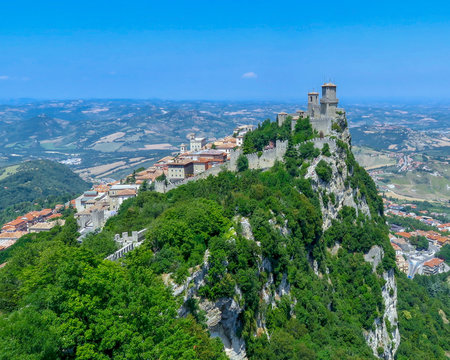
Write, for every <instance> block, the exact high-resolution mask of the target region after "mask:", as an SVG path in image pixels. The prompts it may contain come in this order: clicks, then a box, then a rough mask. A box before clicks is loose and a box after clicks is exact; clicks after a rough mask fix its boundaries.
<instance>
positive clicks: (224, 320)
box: [166, 115, 400, 360]
mask: <svg viewBox="0 0 450 360" xmlns="http://www.w3.org/2000/svg"><path fill="white" fill-rule="evenodd" d="M338 125H339V126H340V127H341V129H343V131H341V132H339V133H337V134H336V138H338V139H339V140H342V141H345V142H346V143H347V144H350V134H349V132H348V129H347V128H346V121H345V115H344V116H341V117H339V118H338ZM325 143H328V145H329V147H330V150H331V156H324V155H320V156H318V157H317V158H315V159H314V160H313V161H312V162H311V164H310V166H309V168H308V170H307V173H306V175H305V178H307V179H311V180H312V187H313V190H314V191H316V192H317V193H318V194H319V197H320V200H321V211H322V219H323V225H322V226H323V230H326V229H328V228H329V227H330V226H331V225H332V220H333V219H336V218H337V216H338V213H339V211H340V210H341V209H342V208H343V207H344V206H349V207H353V208H354V209H356V211H357V214H360V213H362V214H364V215H366V216H368V217H370V209H369V206H368V204H367V201H366V199H365V198H364V197H363V196H361V194H360V193H359V190H358V189H353V188H351V187H350V186H349V178H350V177H351V176H352V174H351V169H348V167H347V163H346V153H345V150H344V149H342V148H339V147H338V146H337V145H336V140H335V139H330V138H325V139H316V140H315V141H314V146H315V147H317V148H319V149H322V147H323V145H324V144H325ZM321 160H323V161H325V162H326V163H327V164H328V165H329V166H330V168H331V169H332V177H331V179H330V181H328V182H324V181H323V180H321V179H320V178H319V177H318V176H317V173H316V171H315V169H316V166H317V164H318V163H319V162H320V161H321ZM332 194H333V195H332ZM324 197H325V198H326V197H328V198H333V201H331V200H330V201H328V203H326V202H325V201H323V200H324ZM233 220H234V222H235V223H236V224H239V226H238V227H239V229H240V234H241V235H242V236H243V237H245V238H246V239H248V240H254V241H255V242H256V244H257V245H258V246H260V243H259V242H258V239H255V238H254V235H253V232H252V227H251V225H250V221H249V219H247V218H245V217H240V216H239V217H235V218H234V219H233ZM269 223H270V224H271V226H272V227H273V228H274V229H276V230H277V231H279V233H280V234H281V235H282V236H284V237H289V236H290V229H289V228H288V227H287V221H286V222H284V223H283V222H282V221H281V222H280V221H277V220H276V219H275V217H274V218H273V219H272V220H269ZM232 240H233V239H232ZM338 250H339V245H336V247H335V249H332V250H331V253H333V252H334V253H337V251H338ZM383 255H384V254H383V250H382V249H381V248H380V247H378V246H374V247H373V248H372V249H371V250H370V251H369V252H368V254H366V255H365V260H366V261H368V262H370V263H371V264H372V266H373V271H375V269H376V267H377V265H378V264H379V263H380V262H381V260H382V258H383ZM308 261H309V263H310V266H311V268H312V269H313V270H314V273H315V274H316V276H318V277H319V278H323V277H327V276H328V275H327V274H328V270H326V271H325V274H322V273H320V272H319V269H318V264H317V261H316V260H315V259H313V258H312V256H310V255H309V258H308ZM258 269H259V270H258V272H259V273H263V272H264V273H265V274H266V275H267V278H266V279H267V280H266V282H265V284H264V285H263V286H262V288H261V289H260V292H259V298H260V301H261V303H262V304H263V305H262V307H261V311H259V312H258V313H257V315H256V319H255V322H256V331H255V334H254V335H255V336H258V335H261V334H266V335H267V337H268V338H269V339H270V334H269V332H268V329H267V327H266V317H265V311H264V309H265V308H268V307H272V308H274V307H276V306H277V301H279V300H280V299H281V297H282V296H291V286H290V284H289V281H288V278H287V274H283V276H282V279H281V282H280V281H279V282H278V286H276V285H275V282H274V276H273V269H272V266H271V263H270V261H269V259H265V258H264V257H262V256H260V257H259V259H258ZM208 270H209V264H208V251H207V252H206V253H205V257H204V262H203V264H202V265H201V266H197V267H196V268H195V269H192V270H191V272H190V274H191V275H190V276H189V277H188V278H187V280H186V281H185V282H184V283H183V284H181V285H176V284H174V283H173V282H172V281H171V280H170V277H166V282H167V284H171V286H172V290H173V293H174V295H176V296H180V297H182V298H183V305H182V306H181V308H180V309H179V315H180V316H185V315H187V313H188V312H189V311H190V309H189V306H188V304H189V301H190V300H194V301H195V302H196V303H197V304H198V307H199V309H200V310H201V311H203V312H204V314H205V317H206V321H205V322H206V325H207V327H208V330H209V332H210V334H211V336H213V337H219V338H220V339H221V341H222V343H223V344H224V348H225V352H226V354H227V355H228V357H229V358H230V359H233V360H243V359H247V355H246V345H245V341H244V340H243V339H242V338H241V337H240V336H239V329H240V328H241V326H242V324H241V322H240V314H241V313H242V312H243V308H242V307H241V305H240V303H242V302H241V300H242V294H241V291H240V289H239V288H238V287H236V288H235V296H234V297H233V298H221V299H218V300H217V301H210V300H208V299H205V298H202V297H200V296H199V295H198V293H199V289H200V288H201V287H202V286H203V285H204V284H205V277H206V275H207V274H208ZM382 276H383V278H384V280H385V285H384V286H383V288H382V297H383V302H384V313H383V316H382V317H380V318H377V319H376V320H375V322H374V330H371V331H365V332H364V337H365V339H366V342H367V344H368V345H369V347H370V348H371V349H372V351H373V353H374V355H375V356H377V357H379V358H382V359H386V360H391V359H394V355H395V352H396V350H397V348H398V346H399V343H400V334H399V330H398V326H397V310H396V306H397V287H396V283H395V277H394V271H393V270H390V271H388V272H384V273H383V275H382ZM328 283H329V284H330V285H331V281H330V278H328ZM291 302H292V306H291V309H292V308H293V306H294V305H295V303H296V299H295V298H292V299H291ZM361 331H363V330H361Z"/></svg>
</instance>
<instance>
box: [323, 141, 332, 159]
mask: <svg viewBox="0 0 450 360" xmlns="http://www.w3.org/2000/svg"><path fill="white" fill-rule="evenodd" d="M322 155H323V156H331V152H330V145H329V144H328V143H325V144H323V148H322Z"/></svg>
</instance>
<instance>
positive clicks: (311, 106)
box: [307, 91, 320, 118]
mask: <svg viewBox="0 0 450 360" xmlns="http://www.w3.org/2000/svg"><path fill="white" fill-rule="evenodd" d="M319 111H320V109H319V93H318V92H315V91H311V92H309V93H308V110H307V114H308V116H309V117H310V118H314V117H316V116H319Z"/></svg>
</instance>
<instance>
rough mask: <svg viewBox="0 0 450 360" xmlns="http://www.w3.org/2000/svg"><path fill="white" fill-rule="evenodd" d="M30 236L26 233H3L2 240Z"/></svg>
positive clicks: (0, 235) (0, 237) (0, 236)
mask: <svg viewBox="0 0 450 360" xmlns="http://www.w3.org/2000/svg"><path fill="white" fill-rule="evenodd" d="M26 234H28V233H27V232H26V231H15V232H8V233H1V234H0V239H19V238H20V237H22V236H24V235H26Z"/></svg>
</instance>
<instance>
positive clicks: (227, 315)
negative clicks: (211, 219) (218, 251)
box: [165, 251, 247, 360]
mask: <svg viewBox="0 0 450 360" xmlns="http://www.w3.org/2000/svg"><path fill="white" fill-rule="evenodd" d="M208 258H209V252H208V251H206V253H205V257H204V261H203V264H202V265H201V266H197V267H196V268H195V269H191V275H190V276H189V277H188V278H187V279H186V281H184V282H183V283H182V284H175V283H174V282H173V281H172V279H171V278H170V276H169V275H167V276H166V277H165V282H166V284H167V285H169V286H171V287H172V292H173V294H174V295H175V296H182V297H183V305H182V306H181V307H180V309H179V310H178V315H179V316H186V315H187V314H188V313H189V311H190V310H189V307H188V301H189V300H193V301H196V302H197V303H198V307H199V309H200V310H201V311H203V312H204V314H205V318H206V321H205V322H206V325H207V327H208V330H209V332H210V334H211V336H212V337H218V338H220V340H221V341H222V343H223V345H224V349H225V353H226V354H227V356H228V357H229V358H230V359H231V360H244V359H247V355H246V351H245V342H244V340H243V339H242V338H241V337H239V336H238V335H237V333H238V329H239V327H240V325H241V324H240V320H239V314H240V313H241V312H242V311H243V309H242V308H241V307H240V305H239V303H238V301H239V299H240V294H241V292H240V289H239V288H237V287H236V289H235V293H236V299H234V298H221V299H218V300H217V301H210V300H208V299H205V298H201V297H199V296H198V291H199V289H200V287H202V286H203V285H204V284H205V276H206V275H207V273H208V270H209V263H208ZM236 300H237V301H236Z"/></svg>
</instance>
